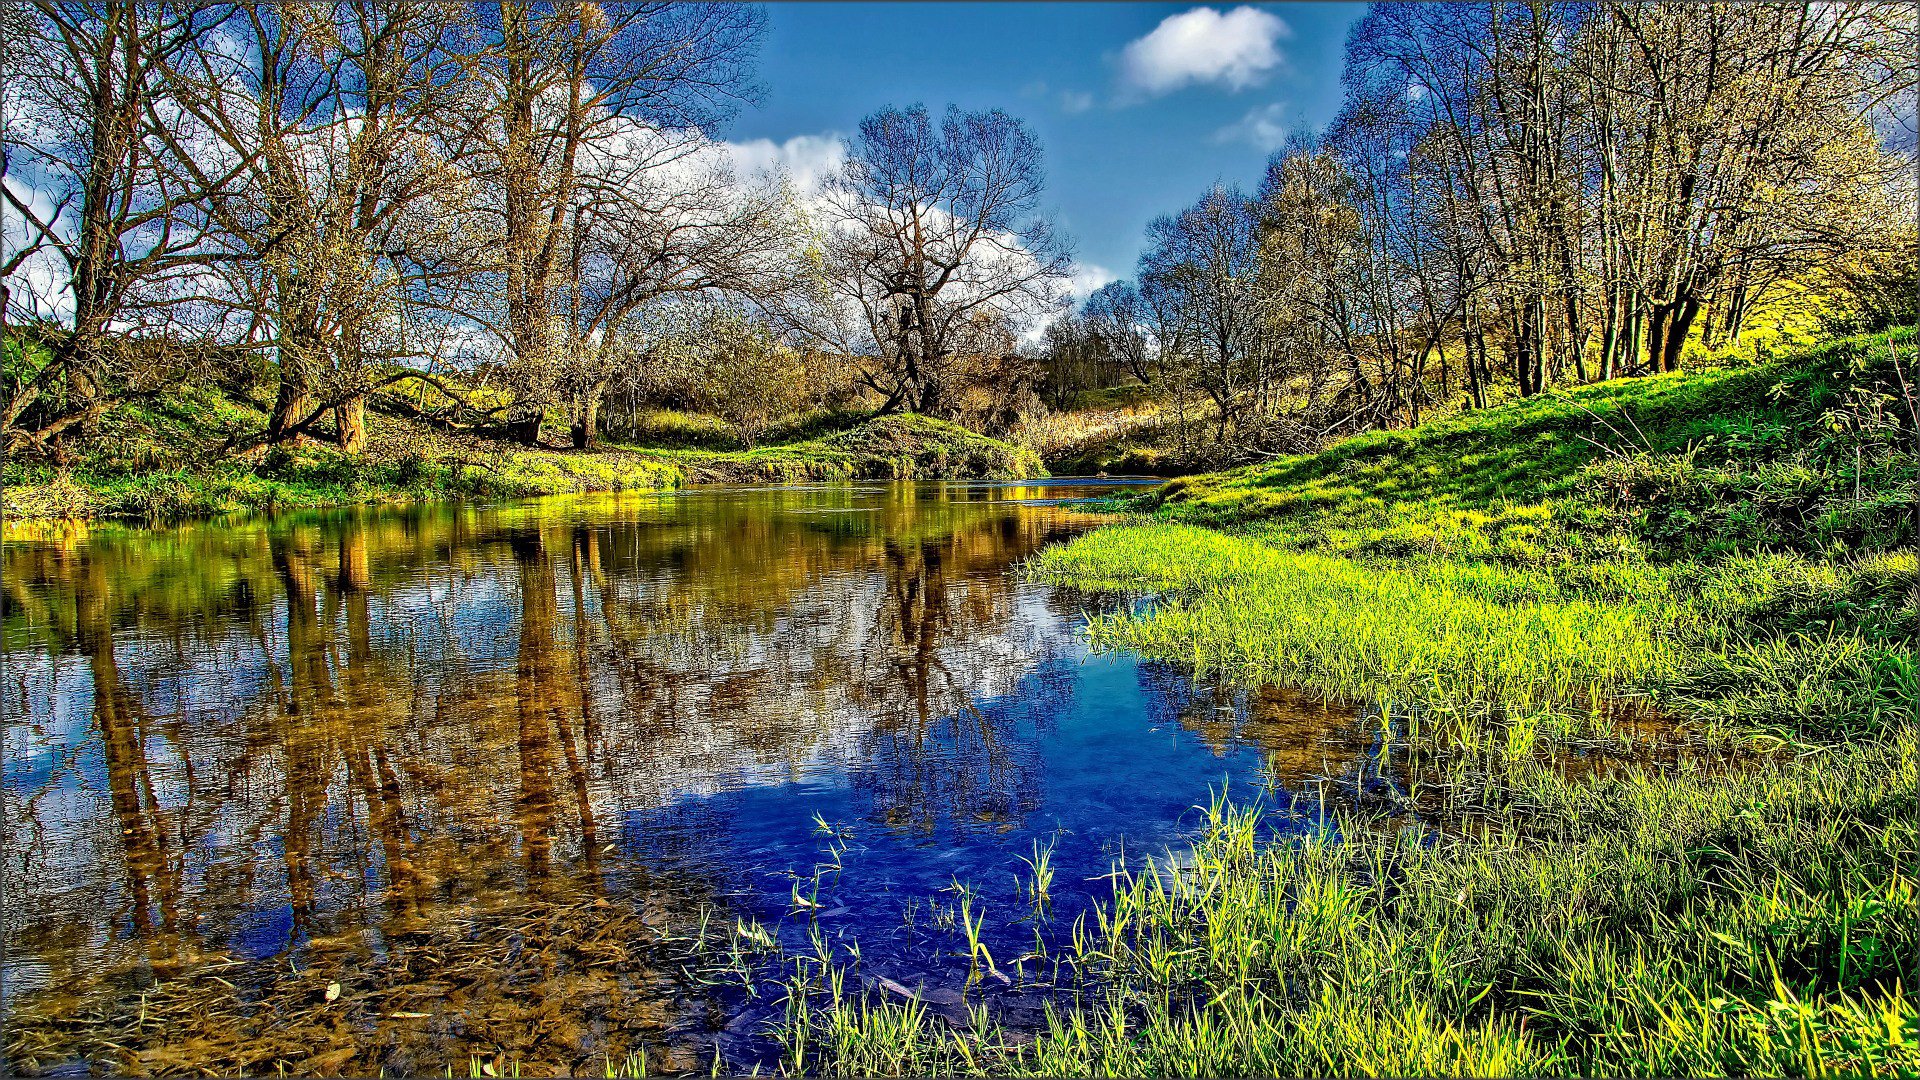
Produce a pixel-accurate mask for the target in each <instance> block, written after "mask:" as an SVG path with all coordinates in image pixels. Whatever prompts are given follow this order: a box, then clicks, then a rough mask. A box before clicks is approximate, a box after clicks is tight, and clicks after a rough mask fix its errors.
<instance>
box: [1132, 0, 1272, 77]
mask: <svg viewBox="0 0 1920 1080" xmlns="http://www.w3.org/2000/svg"><path fill="white" fill-rule="evenodd" d="M1292 36H1293V30H1292V29H1291V28H1290V27H1288V26H1287V24H1286V23H1285V22H1282V21H1281V19H1280V17H1279V16H1278V15H1275V14H1273V13H1272V12H1267V11H1261V10H1260V9H1259V8H1252V7H1237V8H1234V9H1233V10H1232V11H1229V12H1227V13H1226V14H1224V15H1222V14H1221V13H1220V12H1218V11H1215V10H1214V9H1213V8H1210V7H1198V8H1194V9H1193V10H1192V11H1184V12H1181V13H1180V14H1178V15H1169V16H1167V17H1166V18H1165V19H1162V20H1161V21H1160V25H1159V26H1156V27H1154V28H1153V32H1152V33H1150V34H1148V35H1147V36H1146V37H1143V38H1140V39H1139V40H1137V41H1134V42H1131V43H1129V44H1128V45H1127V47H1126V50H1125V51H1124V52H1122V53H1121V56H1120V68H1121V71H1120V74H1121V80H1122V84H1123V86H1124V87H1125V88H1126V89H1127V90H1129V91H1131V92H1132V93H1133V94H1135V95H1146V96H1155V95H1159V94H1165V93H1170V92H1171V91H1174V90H1178V89H1180V88H1181V87H1183V86H1187V85H1189V84H1198V83H1215V84H1218V85H1221V86H1224V87H1226V88H1227V89H1229V90H1244V89H1246V88H1247V87H1249V86H1254V85H1257V84H1259V83H1260V82H1262V81H1263V80H1265V79H1266V77H1267V75H1268V73H1269V72H1271V71H1272V70H1273V69H1274V68H1276V67H1278V66H1279V65H1280V63H1281V59H1282V57H1281V55H1280V50H1279V48H1278V46H1277V44H1276V43H1277V42H1279V41H1280V40H1282V39H1284V38H1289V37H1292Z"/></svg>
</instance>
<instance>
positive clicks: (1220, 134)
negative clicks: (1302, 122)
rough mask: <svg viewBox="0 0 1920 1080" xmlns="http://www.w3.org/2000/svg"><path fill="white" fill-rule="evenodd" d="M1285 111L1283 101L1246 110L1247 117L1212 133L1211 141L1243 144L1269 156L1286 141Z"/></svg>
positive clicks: (1285, 106)
mask: <svg viewBox="0 0 1920 1080" xmlns="http://www.w3.org/2000/svg"><path fill="white" fill-rule="evenodd" d="M1286 110H1287V103H1286V102H1284V101H1276V102H1274V103H1272V104H1270V105H1260V106H1256V107H1254V108H1251V109H1248V110H1247V115H1245V116H1243V117H1241V118H1240V119H1238V120H1236V121H1234V122H1233V123H1231V124H1228V125H1227V126H1226V127H1223V128H1221V129H1220V130H1219V131H1216V132H1214V133H1213V141H1214V142H1218V143H1228V142H1243V143H1246V144H1247V145H1248V146H1251V147H1253V148H1254V149H1255V150H1258V151H1260V152H1261V153H1263V154H1271V153H1273V152H1274V151H1275V150H1278V149H1280V147H1281V145H1282V144H1284V143H1285V142H1286V141H1287V122H1286V118H1285V115H1284V114H1285V113H1286Z"/></svg>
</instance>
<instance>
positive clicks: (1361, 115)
mask: <svg viewBox="0 0 1920 1080" xmlns="http://www.w3.org/2000/svg"><path fill="white" fill-rule="evenodd" d="M1915 44H1916V37H1915V15H1914V9H1913V8H1912V7H1910V6H1897V5H1827V4H1810V3H1723V4H1712V3H1707V4H1673V3H1648V2H1643V0H1604V2H1596V3H1577V4H1576V3H1546V2H1540V0H1535V2H1528V3H1496V4H1487V5H1451V4H1448V5H1434V4H1418V3H1411V4H1400V3H1395V4H1376V5H1374V7H1373V8H1372V9H1371V10H1370V11H1369V13H1368V14H1367V15H1366V16H1365V17H1364V18H1363V19H1362V20H1361V21H1360V22H1359V23H1358V24H1357V25H1356V26H1355V28H1354V29H1353V31H1352V34H1351V36H1350V38H1349V42H1348V48H1347V61H1346V69H1345V73H1344V82H1345V86H1346V90H1347V99H1346V102H1345V105H1344V107H1343V109H1342V110H1341V112H1340V113H1339V115H1338V116H1337V118H1336V119H1335V120H1334V121H1333V122H1332V123H1331V125H1329V127H1328V128H1327V130H1325V131H1324V132H1322V133H1318V134H1313V135H1304V134H1303V135H1299V136H1296V137H1295V138H1293V139H1292V140H1291V141H1290V142H1289V143H1288V144H1287V145H1286V147H1285V148H1284V149H1282V150H1281V151H1280V152H1279V153H1277V154H1276V155H1275V156H1274V158H1273V159H1272V161H1271V162H1270V164H1269V166H1268V170H1267V173H1266V176H1265V178H1264V181H1263V183H1262V184H1261V186H1260V188H1259V190H1258V191H1257V192H1255V193H1254V194H1252V195H1246V194H1243V193H1242V192H1240V191H1239V190H1236V189H1234V188H1231V187H1226V186H1220V187H1216V188H1215V189H1213V190H1211V191H1209V192H1208V193H1207V194H1206V195H1205V196H1203V197H1202V198H1201V199H1200V200H1199V201H1198V202H1196V203H1195V204H1194V205H1193V206H1191V207H1189V208H1187V209H1185V210H1183V211H1181V212H1180V213H1178V214H1174V215H1170V216H1167V217H1163V218H1160V219H1159V220H1157V221H1155V222H1154V223H1153V224H1152V226H1151V228H1150V229H1149V234H1148V250H1147V252H1146V254H1145V255H1144V256H1143V257H1142V259H1141V261H1140V266H1139V272H1138V276H1137V281H1135V282H1121V283H1116V284H1114V285H1110V286H1108V287H1107V288H1106V289H1104V290H1102V291H1101V293H1099V294H1098V295H1096V296H1095V297H1094V298H1093V300H1092V301H1091V302H1090V303H1089V304H1088V306H1087V307H1086V309H1085V310H1084V311H1083V312H1082V313H1081V314H1080V316H1079V317H1078V318H1077V320H1076V321H1075V322H1074V323H1072V324H1071V325H1070V326H1069V327H1068V328H1067V330H1066V331H1064V332H1061V333H1057V334H1056V338H1057V339H1058V340H1060V341H1061V342H1063V343H1065V344H1068V345H1071V346H1072V347H1074V348H1077V349H1079V350H1081V351H1082V352H1083V353H1091V354H1093V355H1095V356H1097V357H1099V358H1100V359H1102V360H1104V361H1105V362H1106V363H1107V364H1108V365H1109V369H1110V371H1112V372H1113V373H1114V374H1116V375H1118V374H1119V373H1121V372H1126V373H1130V374H1132V375H1134V376H1136V377H1138V378H1140V379H1142V380H1143V381H1159V382H1164V383H1166V384H1168V385H1169V386H1170V387H1171V388H1173V389H1175V390H1176V391H1178V390H1180V389H1182V388H1191V389H1192V391H1193V392H1194V393H1195V394H1196V395H1201V394H1203V395H1204V396H1205V397H1206V398H1208V399H1211V402H1212V406H1213V409H1214V415H1215V416H1216V417H1217V421H1218V425H1219V431H1220V433H1221V434H1222V435H1224V434H1225V433H1226V432H1227V431H1229V430H1232V429H1235V428H1241V429H1245V430H1246V431H1247V432H1248V433H1249V437H1250V438H1251V437H1254V435H1253V433H1254V432H1256V431H1257V432H1265V433H1270V434H1271V435H1273V436H1274V438H1275V441H1276V442H1279V443H1298V442H1302V441H1307V442H1310V441H1313V440H1316V439H1318V438H1322V437H1324V436H1326V435H1328V434H1331V433H1333V432H1335V431H1340V430H1351V429H1354V428H1360V427H1368V426H1375V425H1382V424H1387V423H1394V422H1400V421H1403V420H1404V421H1413V422H1417V421H1418V419H1419V417H1420V411H1421V409H1422V408H1423V407H1427V406H1429V405H1431V404H1433V403H1435V402H1437V401H1441V400H1445V399H1447V398H1449V397H1450V396H1457V395H1461V394H1464V395H1465V396H1466V398H1467V399H1468V400H1469V401H1470V403H1472V404H1474V405H1482V404H1485V402H1486V401H1487V399H1488V395H1489V393H1491V392H1494V391H1495V390H1496V389H1501V390H1503V391H1504V390H1507V389H1510V390H1511V391H1516V392H1518V393H1520V394H1523V395H1525V394H1532V393H1537V392H1540V391H1542V390H1543V389H1545V388H1547V387H1548V386H1550V385H1552V384H1554V383H1555V382H1559V381H1567V380H1576V381H1583V382H1584V381H1588V380H1593V379H1606V378H1612V377H1615V376H1617V375H1622V374H1635V373H1641V372H1654V371H1671V370H1674V369H1675V368H1676V367H1677V366H1678V365H1679V364H1680V362H1681V358H1682V354H1683V350H1684V349H1685V347H1686V344H1687V343H1688V342H1699V343H1702V344H1704V345H1706V346H1708V347H1714V346H1717V345H1719V344H1721V343H1724V342H1726V341H1729V340H1732V339H1734V338H1737V337H1738V335H1739V334H1740V333H1741V332H1742V330H1743V328H1745V326H1746V324H1747V323H1748V321H1749V319H1750V318H1751V317H1752V315H1753V312H1754V311H1755V309H1756V306H1758V305H1761V304H1763V303H1765V302H1767V301H1768V300H1770V299H1777V298H1779V297H1781V296H1783V295H1785V294H1787V293H1790V292H1800V293H1807V294H1811V295H1815V296H1821V297H1823V298H1824V302H1826V303H1828V304H1829V305H1836V304H1838V305H1850V306H1851V308H1852V313H1853V314H1854V315H1856V316H1858V317H1861V318H1864V319H1866V320H1868V321H1874V320H1878V321H1881V322H1885V321H1889V320H1896V319H1897V320H1911V319H1912V318H1913V317H1914V307H1915V304H1916V298H1915V285H1916V277H1915V271H1914V266H1915V247H1914V243H1915V233H1914V226H1915V220H1914V219H1915V209H1914V207H1915V203H1914V187H1913V181H1914V158H1913V154H1912V134H1913V133H1912V129H1911V124H1912V113H1911V101H1912V98H1913V94H1914V92H1915V66H1914V65H1915V55H1916V54H1915ZM1902 103H1904V104H1905V106H1906V109H1907V112H1906V113H1905V115H1904V123H1905V125H1906V127H1905V128H1904V130H1903V129H1902V128H1901V127H1900V123H1901V119H1902V118H1901V115H1900V114H1899V112H1898V111H1897V110H1898V108H1899V106H1900V105H1901V104H1902ZM1890 107H1891V108H1890Z"/></svg>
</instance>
